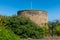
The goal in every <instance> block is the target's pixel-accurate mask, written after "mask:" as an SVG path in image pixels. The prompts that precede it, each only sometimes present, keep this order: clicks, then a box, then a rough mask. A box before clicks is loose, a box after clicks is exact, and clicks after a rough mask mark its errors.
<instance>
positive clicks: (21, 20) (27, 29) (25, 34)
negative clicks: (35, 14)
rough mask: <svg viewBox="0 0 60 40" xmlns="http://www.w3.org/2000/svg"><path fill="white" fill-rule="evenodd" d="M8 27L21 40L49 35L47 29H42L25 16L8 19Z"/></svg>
mask: <svg viewBox="0 0 60 40" xmlns="http://www.w3.org/2000/svg"><path fill="white" fill-rule="evenodd" d="M6 25H7V26H9V27H10V28H11V29H12V30H13V32H14V33H15V34H17V35H18V36H20V37H21V38H42V37H44V36H46V35H47V34H46V32H45V31H47V30H45V29H46V28H41V27H40V26H38V25H37V24H35V23H34V22H32V21H31V20H30V19H29V18H26V17H24V16H11V17H9V18H8V19H7V22H6ZM45 34H46V35H45Z"/></svg>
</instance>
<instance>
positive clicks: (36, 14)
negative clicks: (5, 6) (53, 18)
mask: <svg viewBox="0 0 60 40" xmlns="http://www.w3.org/2000/svg"><path fill="white" fill-rule="evenodd" d="M17 14H18V15H19V16H20V15H23V16H26V17H28V18H30V19H31V20H32V21H33V22H35V23H36V24H38V25H46V24H47V23H48V15H47V12H46V11H43V10H21V11H18V12H17Z"/></svg>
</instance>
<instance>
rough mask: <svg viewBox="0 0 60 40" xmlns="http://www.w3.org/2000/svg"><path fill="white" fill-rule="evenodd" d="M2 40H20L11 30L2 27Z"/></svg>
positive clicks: (0, 27)
mask: <svg viewBox="0 0 60 40" xmlns="http://www.w3.org/2000/svg"><path fill="white" fill-rule="evenodd" d="M0 40H20V38H19V37H18V36H17V35H15V34H14V33H13V32H12V31H11V30H10V29H7V28H5V27H3V26H0Z"/></svg>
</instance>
